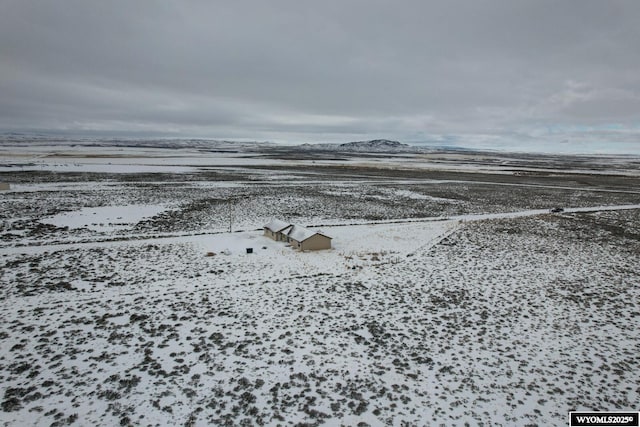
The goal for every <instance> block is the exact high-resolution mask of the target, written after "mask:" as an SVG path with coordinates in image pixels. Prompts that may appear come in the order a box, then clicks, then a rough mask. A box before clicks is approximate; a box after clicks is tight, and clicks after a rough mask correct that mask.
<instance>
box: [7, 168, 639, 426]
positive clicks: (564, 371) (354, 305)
mask: <svg viewBox="0 0 640 427" xmlns="http://www.w3.org/2000/svg"><path fill="white" fill-rule="evenodd" d="M223 157H224V158H225V160H224V162H222V163H224V164H222V163H215V162H214V163H211V164H206V162H205V161H204V160H202V159H200V160H198V161H197V162H194V163H190V162H188V161H185V160H184V158H181V159H180V160H179V161H178V162H176V163H173V162H171V161H170V159H167V158H166V157H163V160H162V161H163V165H164V166H163V165H160V166H158V165H153V164H151V166H153V167H158V168H161V169H162V168H163V167H165V166H166V167H167V168H173V167H175V166H176V165H179V166H180V167H184V168H185V169H184V170H182V169H181V170H171V169H168V170H164V169H163V170H154V171H149V170H146V169H142V170H139V171H138V172H136V170H135V167H132V168H131V170H127V171H125V172H123V171H120V170H116V171H114V172H113V173H106V172H105V171H104V170H102V169H100V168H98V169H92V168H91V166H90V164H91V163H93V162H95V161H96V159H95V158H92V159H90V161H89V162H88V163H83V164H82V166H81V167H79V168H80V172H79V171H68V170H60V169H56V168H55V167H54V166H53V165H52V166H51V167H43V168H41V169H42V170H35V168H26V169H25V170H18V169H16V167H17V166H15V165H14V164H13V163H11V162H10V161H7V162H5V163H6V164H5V168H6V169H7V170H10V171H9V172H3V173H2V175H3V177H2V178H1V179H2V180H4V181H10V182H12V189H11V190H9V191H3V192H0V205H1V207H2V210H1V211H2V214H0V215H1V218H2V229H1V230H0V239H1V240H0V292H2V305H1V306H0V319H1V320H2V324H1V325H2V326H0V342H1V343H2V346H1V347H0V387H1V388H0V403H1V411H0V422H3V423H4V424H5V425H51V424H55V425H67V424H70V425H118V424H120V425H211V424H223V425H278V424H280V425H297V424H300V425H318V424H326V425H372V426H375V425H403V424H404V425H440V424H444V425H465V423H467V424H468V425H480V424H483V425H505V426H508V425H566V424H567V421H566V420H567V414H568V411H570V410H633V411H635V410H638V409H639V407H638V402H640V380H639V379H638V378H640V376H639V375H638V374H639V373H640V357H639V356H638V355H639V354H640V310H639V308H638V301H640V269H639V268H638V265H639V264H638V259H640V209H638V208H639V207H640V206H639V205H638V204H639V203H640V190H638V189H639V187H638V183H639V182H638V179H637V178H634V177H633V176H630V174H629V173H628V170H629V169H630V168H627V167H625V168H624V170H625V173H624V174H620V175H616V174H615V172H616V171H615V170H613V171H612V173H613V174H612V175H603V176H602V177H600V178H598V177H597V176H595V175H589V174H585V175H580V174H577V175H568V176H561V177H555V176H550V175H544V176H533V177H531V176H527V177H522V176H518V177H514V178H508V177H507V175H508V174H507V173H506V172H505V173H503V174H502V175H504V176H505V177H504V178H500V177H498V176H497V175H486V174H483V173H479V172H476V173H468V172H465V174H464V176H451V175H450V172H446V173H445V172H443V174H442V175H428V176H425V175H424V173H425V172H424V171H423V170H422V169H420V170H419V171H418V172H416V173H415V174H413V175H410V176H407V175H406V174H405V173H404V172H403V173H402V174H401V175H398V174H397V173H395V172H390V171H389V170H388V169H379V170H377V171H371V170H370V169H368V167H367V168H366V169H360V168H359V167H353V166H352V165H351V163H353V162H347V163H348V166H347V163H345V169H344V170H343V169H339V168H335V169H330V170H329V169H324V168H325V167H326V166H325V165H319V164H317V163H311V162H308V163H306V164H305V166H304V168H301V167H300V162H301V161H294V162H291V163H287V162H286V161H281V162H277V161H275V160H274V159H269V160H268V161H267V160H266V159H255V160H259V161H258V162H257V163H251V159H249V158H247V157H244V156H243V157H242V161H241V162H240V163H237V164H236V163H234V162H233V161H231V160H230V159H232V158H233V156H230V155H225V156H223ZM112 160H113V159H110V158H108V157H107V158H104V159H102V160H101V161H102V162H109V161H112ZM39 161H44V162H45V163H46V162H47V161H49V160H47V158H44V160H43V159H40V160H39ZM55 161H56V162H57V161H58V159H56V160H55ZM75 161H76V162H79V163H81V162H82V159H75ZM303 163H304V162H303ZM274 164H275V165H276V166H274ZM631 169H633V168H631ZM503 172H504V171H503ZM541 173H542V172H541ZM555 206H561V207H564V208H565V211H564V212H562V213H559V214H550V213H549V212H548V210H549V208H550V207H555ZM271 217H280V218H284V219H287V220H290V221H292V222H296V223H301V224H304V225H307V226H310V227H311V228H314V229H321V230H322V231H323V232H324V233H326V234H327V235H329V236H331V237H333V247H332V249H330V250H324V251H319V252H298V251H294V250H293V249H292V248H290V247H288V246H287V245H286V244H285V243H283V242H275V241H273V240H271V239H268V238H267V237H265V236H263V235H262V232H261V230H260V227H261V225H262V224H264V223H265V222H267V221H268V220H269V219H270V218H271ZM229 226H231V228H232V232H231V233H229ZM247 248H252V252H253V253H250V254H249V253H247V251H246V249H247Z"/></svg>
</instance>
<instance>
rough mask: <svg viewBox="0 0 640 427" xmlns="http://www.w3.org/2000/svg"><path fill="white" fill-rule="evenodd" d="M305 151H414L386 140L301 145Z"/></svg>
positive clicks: (406, 145)
mask: <svg viewBox="0 0 640 427" xmlns="http://www.w3.org/2000/svg"><path fill="white" fill-rule="evenodd" d="M299 147H300V148H302V149H305V150H322V151H342V152H346V151H348V152H354V151H355V152H363V153H397V152H407V151H416V148H415V147H412V146H410V145H409V144H403V143H401V142H398V141H391V140H388V139H372V140H370V141H353V142H345V143H342V144H302V145H300V146H299Z"/></svg>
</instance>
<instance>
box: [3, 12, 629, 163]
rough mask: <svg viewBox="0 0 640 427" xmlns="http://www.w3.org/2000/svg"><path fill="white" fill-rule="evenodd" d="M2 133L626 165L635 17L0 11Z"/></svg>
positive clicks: (625, 14)
mask: <svg viewBox="0 0 640 427" xmlns="http://www.w3.org/2000/svg"><path fill="white" fill-rule="evenodd" d="M0 9H1V10H0V39H1V40H2V43H0V93H1V94H2V96H0V130H2V131H54V132H69V133H85V134H93V135H109V134H112V133H118V134H129V135H132V136H145V135H148V136H169V137H180V136H184V137H209V138H242V139H256V140H270V141H276V142H284V143H302V142H328V141H341V142H344V141H348V140H362V139H367V138H378V137H384V138H391V139H397V140H401V141H403V142H409V143H415V144H448V145H461V146H482V147H484V148H496V149H501V148H504V147H506V148H508V147H511V146H518V147H524V148H526V149H529V150H531V151H536V150H538V149H545V150H547V148H545V147H550V148H553V147H556V148H558V149H560V148H562V147H564V148H566V149H567V150H565V151H577V152H579V151H585V150H588V151H598V150H600V151H603V152H606V151H607V150H608V149H611V150H616V151H620V150H622V152H640V73H638V70H640V49H638V45H637V41H638V40H640V26H639V25H637V23H638V22H639V21H640V2H637V1H619V0H609V1H606V2H603V1H592V0H583V1H580V2H557V1H550V0H535V1H534V0H530V1H524V0H515V1H513V0H510V1H506V0H498V1H496V0H491V1H489V0H473V1H472V0H468V1H460V0H453V1H446V2H425V1H400V2H390V1H382V0H368V1H340V2H338V1H328V2H300V1H278V0H276V1H273V2H259V1H243V0H240V1H234V2H208V1H195V0H194V1H161V2H157V1H145V0H141V1H136V2H125V1H120V0H115V1H109V2H87V1H84V0H65V1H62V2H48V1H35V0H33V1H32V0H27V1H25V0H2V1H1V2H0Z"/></svg>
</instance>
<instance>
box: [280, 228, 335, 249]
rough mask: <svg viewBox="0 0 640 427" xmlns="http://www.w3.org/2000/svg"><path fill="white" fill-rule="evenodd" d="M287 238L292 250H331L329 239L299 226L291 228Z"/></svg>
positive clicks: (317, 232)
mask: <svg viewBox="0 0 640 427" xmlns="http://www.w3.org/2000/svg"><path fill="white" fill-rule="evenodd" d="M287 238H288V242H289V243H291V246H292V247H293V248H295V249H299V250H301V251H317V250H321V249H331V237H329V236H327V235H325V234H323V233H321V232H319V231H313V230H309V229H308V228H305V227H302V226H300V225H293V226H291V228H290V229H289V231H288V233H287Z"/></svg>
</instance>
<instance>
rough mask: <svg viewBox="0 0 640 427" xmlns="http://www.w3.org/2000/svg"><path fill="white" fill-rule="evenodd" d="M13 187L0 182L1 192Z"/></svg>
mask: <svg viewBox="0 0 640 427" xmlns="http://www.w3.org/2000/svg"><path fill="white" fill-rule="evenodd" d="M10 188H11V186H10V185H9V183H8V182H0V190H9V189H10Z"/></svg>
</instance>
